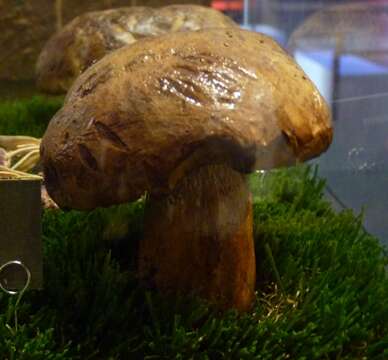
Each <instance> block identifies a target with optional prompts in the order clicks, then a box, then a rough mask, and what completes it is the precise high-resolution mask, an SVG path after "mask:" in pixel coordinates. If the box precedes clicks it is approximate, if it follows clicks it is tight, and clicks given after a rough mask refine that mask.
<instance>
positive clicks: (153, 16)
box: [36, 5, 236, 93]
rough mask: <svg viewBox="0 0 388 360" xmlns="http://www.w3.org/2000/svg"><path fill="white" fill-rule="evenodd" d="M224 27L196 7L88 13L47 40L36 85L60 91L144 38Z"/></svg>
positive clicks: (222, 19) (219, 18)
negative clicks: (109, 54) (86, 72)
mask: <svg viewBox="0 0 388 360" xmlns="http://www.w3.org/2000/svg"><path fill="white" fill-rule="evenodd" d="M230 26H236V24H235V23H234V22H233V20H231V19H230V18H228V17H227V16H225V15H224V14H222V13H221V12H219V11H217V10H214V9H211V8H208V7H205V6H198V5H170V6H165V7H162V8H150V7H140V6H139V7H123V8H118V9H112V10H105V11H94V12H88V13H85V14H82V15H80V16H78V17H76V18H75V19H73V20H72V21H71V22H70V23H69V24H67V25H66V26H64V27H63V28H62V29H61V30H60V31H59V32H58V33H56V34H54V35H53V36H52V37H51V38H50V39H49V40H48V42H47V43H46V45H45V47H44V48H43V50H42V52H41V53H40V55H39V58H38V61H37V65H36V79H37V86H38V88H40V89H41V90H43V91H46V92H49V93H65V92H66V91H67V90H68V89H69V88H70V86H71V85H72V83H73V82H74V80H75V79H76V77H77V76H79V74H81V73H82V72H83V71H85V70H86V69H87V68H88V67H89V66H91V65H92V64H93V63H95V62H96V61H98V60H99V59H101V58H102V57H103V56H105V55H106V54H107V53H109V52H111V51H112V50H116V49H118V48H120V47H122V46H125V45H128V44H131V43H133V42H135V41H137V40H138V39H142V38H144V37H150V36H158V35H162V34H165V33H170V32H178V31H196V30H200V29H205V28H212V27H219V28H221V27H230Z"/></svg>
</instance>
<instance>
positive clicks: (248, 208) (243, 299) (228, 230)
mask: <svg viewBox="0 0 388 360" xmlns="http://www.w3.org/2000/svg"><path fill="white" fill-rule="evenodd" d="M139 251H140V254H139V274H140V277H141V278H142V279H144V280H146V281H147V282H148V283H151V284H153V285H154V286H156V287H157V288H159V289H160V290H162V291H164V292H168V293H171V292H172V293H182V294H191V295H198V296H200V297H203V298H205V299H207V300H208V301H210V302H212V303H215V304H217V305H218V306H219V307H220V308H223V309H226V308H235V309H237V310H240V311H245V310H248V309H249V308H250V306H251V305H252V302H253V299H254V288H255V277H256V264H255V252H254V242H253V219H252V201H251V195H250V192H249V189H248V185H247V181H246V179H245V176H243V175H241V174H240V173H238V172H236V171H234V170H231V169H230V168H228V167H224V166H220V165H217V166H206V167H202V168H200V169H199V171H197V172H196V173H195V174H191V175H189V176H187V177H185V178H184V179H183V180H182V181H181V182H180V183H179V184H178V185H177V186H176V187H175V189H174V190H173V191H172V193H171V194H170V195H168V196H166V197H163V198H155V197H152V196H151V197H150V201H149V203H148V206H147V209H146V216H145V238H144V240H143V241H142V242H141V244H140V249H139Z"/></svg>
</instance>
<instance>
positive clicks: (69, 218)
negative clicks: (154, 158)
mask: <svg viewBox="0 0 388 360" xmlns="http://www.w3.org/2000/svg"><path fill="white" fill-rule="evenodd" d="M61 102H62V99H51V100H48V99H45V98H42V97H35V98H32V99H29V100H24V101H19V102H3V103H1V104H0V133H1V134H23V135H33V136H41V135H42V133H43V131H44V129H45V127H46V125H47V123H48V121H49V119H50V118H51V117H52V115H53V114H54V113H55V111H56V110H57V109H58V108H59V107H60V106H61ZM251 186H252V190H253V192H254V220H255V230H254V231H255V241H256V256H257V260H258V261H257V273H258V281H257V297H256V303H255V306H254V308H253V310H252V311H251V312H250V313H248V314H245V315H239V314H236V313H235V312H233V311H230V312H227V313H224V314H220V313H217V312H216V311H215V310H214V309H212V307H211V306H209V305H208V304H206V303H204V302H201V301H200V300H199V299H193V298H189V299H188V298H183V297H181V298H165V297H163V296H161V295H160V294H158V293H157V292H156V291H153V290H152V289H144V288H142V287H141V286H140V285H139V283H138V281H137V279H136V272H135V258H136V248H137V244H138V241H139V239H141V237H142V217H143V209H144V200H140V201H138V202H135V203H132V204H128V205H123V206H118V207H112V208H109V209H98V210H95V211H92V212H88V213H86V212H77V211H70V212H62V211H45V212H44V214H43V242H44V244H43V245H44V271H45V285H44V290H42V291H28V292H26V293H25V295H24V296H23V298H22V300H21V302H20V303H19V306H18V308H17V315H18V326H17V327H15V319H14V310H15V303H16V298H15V297H9V296H7V295H5V294H0V359H56V360H57V359H82V360H84V359H85V360H86V359H382V360H383V359H388V301H387V299H388V277H387V272H386V270H385V266H386V264H387V256H386V253H385V252H384V250H383V249H382V247H381V245H379V243H378V241H377V240H376V239H375V238H373V237H372V236H370V235H369V234H367V233H365V231H364V230H363V227H362V223H361V219H360V217H358V216H355V215H354V214H352V212H350V211H344V212H342V213H339V214H337V213H335V212H334V211H332V210H331V208H330V205H329V204H328V203H327V202H326V201H325V199H324V198H323V196H322V191H323V188H324V181H322V180H320V179H319V178H318V177H317V175H316V172H315V170H314V169H311V168H310V167H297V168H292V169H289V170H282V171H276V172H273V173H269V174H266V175H260V174H254V175H253V176H252V177H251ZM0 206H1V204H0ZM0 231H1V229H0Z"/></svg>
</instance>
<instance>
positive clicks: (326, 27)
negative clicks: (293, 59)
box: [288, 1, 388, 64]
mask: <svg viewBox="0 0 388 360" xmlns="http://www.w3.org/2000/svg"><path fill="white" fill-rule="evenodd" d="M387 29H388V4H386V3H385V4H384V3H381V2H369V1H368V2H367V3H363V2H358V3H354V4H353V3H350V4H340V5H333V6H328V7H325V8H323V9H322V10H320V11H317V12H316V13H314V14H312V15H311V16H309V17H308V18H307V19H306V20H305V21H304V22H303V23H302V24H301V25H300V26H299V27H298V28H297V29H296V30H295V31H294V32H293V34H292V35H291V37H290V40H289V43H288V48H289V49H290V50H291V51H295V50H304V51H313V50H320V51H322V50H324V49H328V50H335V52H336V54H337V55H339V54H354V55H359V56H364V57H367V58H369V59H371V60H373V61H377V62H381V63H384V64H388V55H387V52H388V51H387V50H388V44H387Z"/></svg>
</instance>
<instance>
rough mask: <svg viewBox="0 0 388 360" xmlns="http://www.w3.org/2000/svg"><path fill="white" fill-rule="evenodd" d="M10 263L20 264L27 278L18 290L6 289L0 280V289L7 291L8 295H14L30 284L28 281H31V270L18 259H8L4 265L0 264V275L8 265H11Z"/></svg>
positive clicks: (24, 289)
mask: <svg viewBox="0 0 388 360" xmlns="http://www.w3.org/2000/svg"><path fill="white" fill-rule="evenodd" d="M12 265H17V266H20V267H21V268H22V269H23V270H24V271H25V273H26V275H27V279H26V283H25V284H24V287H23V288H22V289H21V290H18V291H14V290H10V289H7V288H6V287H4V286H3V284H2V282H1V281H0V289H1V290H3V291H4V292H5V293H7V294H8V295H16V294H18V293H19V292H21V293H23V292H24V291H26V290H27V288H28V286H29V285H30V281H31V272H30V270H29V269H28V267H27V266H26V265H24V264H23V263H22V262H21V261H19V260H12V261H8V262H6V263H5V264H4V265H1V266H0V276H1V273H2V272H3V271H4V270H5V269H6V268H7V267H9V266H12Z"/></svg>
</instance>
